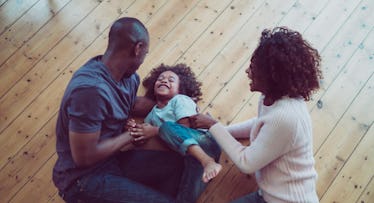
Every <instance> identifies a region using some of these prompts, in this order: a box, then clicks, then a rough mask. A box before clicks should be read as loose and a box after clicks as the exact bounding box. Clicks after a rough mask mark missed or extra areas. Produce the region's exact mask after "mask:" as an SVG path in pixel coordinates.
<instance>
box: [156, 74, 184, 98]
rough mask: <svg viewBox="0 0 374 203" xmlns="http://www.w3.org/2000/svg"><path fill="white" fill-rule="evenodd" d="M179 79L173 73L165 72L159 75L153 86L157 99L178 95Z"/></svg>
mask: <svg viewBox="0 0 374 203" xmlns="http://www.w3.org/2000/svg"><path fill="white" fill-rule="evenodd" d="M179 83H180V81H179V77H178V75H177V74H175V73H174V72H173V71H165V72H163V73H161V74H160V75H159V76H158V78H157V80H156V82H155V86H154V92H155V95H156V96H157V97H159V96H162V97H166V98H169V99H171V98H173V97H174V96H175V95H177V94H179Z"/></svg>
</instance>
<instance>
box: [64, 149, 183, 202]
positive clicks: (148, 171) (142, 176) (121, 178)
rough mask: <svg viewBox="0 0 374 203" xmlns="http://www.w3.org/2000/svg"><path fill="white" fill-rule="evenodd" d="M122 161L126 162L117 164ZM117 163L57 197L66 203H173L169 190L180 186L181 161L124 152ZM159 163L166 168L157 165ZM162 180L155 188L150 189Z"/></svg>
mask: <svg viewBox="0 0 374 203" xmlns="http://www.w3.org/2000/svg"><path fill="white" fill-rule="evenodd" d="M122 156H123V157H122ZM155 157H157V159H155ZM122 158H123V160H124V161H126V160H127V161H128V162H126V163H123V164H121V163H122V162H121V161H122ZM119 160H120V161H117V160H113V161H111V162H110V163H109V164H106V165H105V167H101V168H100V169H97V170H95V171H93V172H91V173H90V174H87V175H84V176H83V177H81V178H79V179H78V180H77V181H76V182H75V183H74V184H73V185H72V186H71V187H70V188H69V189H68V190H67V191H63V192H60V195H61V196H62V197H63V199H64V200H65V201H66V202H69V203H78V202H86V203H96V202H105V203H115V202H116V203H117V202H118V203H121V202H134V203H135V202H136V203H139V202H155V203H156V202H157V203H164V202H165V203H168V202H176V201H175V197H172V194H173V191H169V189H170V188H173V187H174V190H176V189H175V188H178V184H179V182H180V176H181V174H182V171H183V170H182V169H183V159H181V157H180V156H179V155H177V154H175V153H171V152H162V151H148V150H134V151H129V152H124V153H123V154H121V158H119ZM162 162H166V163H169V164H168V165H163V164H161V165H160V163H162ZM135 169H136V170H135ZM128 170H132V171H128ZM170 174H172V176H170ZM150 177H151V178H150ZM148 178H149V179H148ZM162 178H164V180H162V181H161V183H160V184H159V185H157V186H156V185H152V183H153V182H157V179H162ZM153 186H154V187H159V188H152V187H153ZM174 193H176V192H174ZM174 195H175V194H174Z"/></svg>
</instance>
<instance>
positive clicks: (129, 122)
mask: <svg viewBox="0 0 374 203" xmlns="http://www.w3.org/2000/svg"><path fill="white" fill-rule="evenodd" d="M135 126H136V122H135V120H134V119H132V118H130V119H128V120H127V122H126V125H125V129H126V131H130V132H131V129H132V128H135Z"/></svg>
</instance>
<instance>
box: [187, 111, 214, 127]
mask: <svg viewBox="0 0 374 203" xmlns="http://www.w3.org/2000/svg"><path fill="white" fill-rule="evenodd" d="M189 119H190V125H191V127H192V128H205V129H209V128H210V127H212V126H213V125H214V124H216V123H217V121H216V120H215V119H214V118H212V116H211V115H210V114H209V113H207V114H205V115H204V114H201V113H199V114H196V115H193V116H191V117H190V118H189Z"/></svg>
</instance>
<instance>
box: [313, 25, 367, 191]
mask: <svg viewBox="0 0 374 203" xmlns="http://www.w3.org/2000/svg"><path fill="white" fill-rule="evenodd" d="M363 45H364V47H363V48H362V49H359V50H358V51H357V53H356V54H355V56H354V57H353V58H352V60H350V62H349V64H348V65H347V67H346V68H345V70H344V73H343V74H342V75H340V76H339V78H337V80H336V81H334V83H333V84H332V86H331V87H330V88H329V90H328V91H327V92H326V94H325V96H324V97H323V101H324V106H323V108H322V109H318V112H319V116H320V117H319V119H320V120H321V123H324V126H323V129H330V131H331V134H329V135H328V137H327V139H326V141H325V143H323V145H322V146H321V148H320V149H319V150H318V151H317V153H316V154H315V158H316V160H317V161H316V169H317V171H318V174H319V181H318V183H317V188H318V189H317V192H318V195H319V196H320V197H321V196H322V195H323V194H324V193H325V191H326V190H327V189H328V187H329V185H330V184H331V182H332V181H333V180H334V178H335V177H336V175H337V174H338V173H339V171H340V169H341V168H342V167H343V165H344V164H345V163H346V161H347V159H348V157H349V155H350V154H351V153H352V151H353V150H354V149H355V147H356V145H357V144H358V142H359V140H361V138H362V136H364V135H365V133H366V131H367V130H368V128H369V126H371V125H372V123H373V120H374V115H373V114H369V113H366V112H374V106H373V105H371V103H372V98H374V91H373V88H372V87H373V85H374V78H373V77H371V76H372V75H373V74H374V70H373V69H371V70H370V69H368V68H361V67H369V66H370V64H373V59H372V58H373V53H374V48H373V47H374V32H371V35H369V36H368V37H367V40H366V41H365V42H363ZM370 57H371V59H370ZM370 77H371V79H370V81H369V82H367V81H368V78H370ZM366 83H367V85H366V86H365V87H364V85H365V84H366ZM341 92H344V94H340V93H341ZM358 92H359V95H358V96H357V93H358ZM337 95H339V96H338V97H337ZM336 98H339V99H336ZM348 107H349V108H348ZM314 116H315V115H314ZM315 128H322V126H321V124H320V125H318V126H315Z"/></svg>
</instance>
